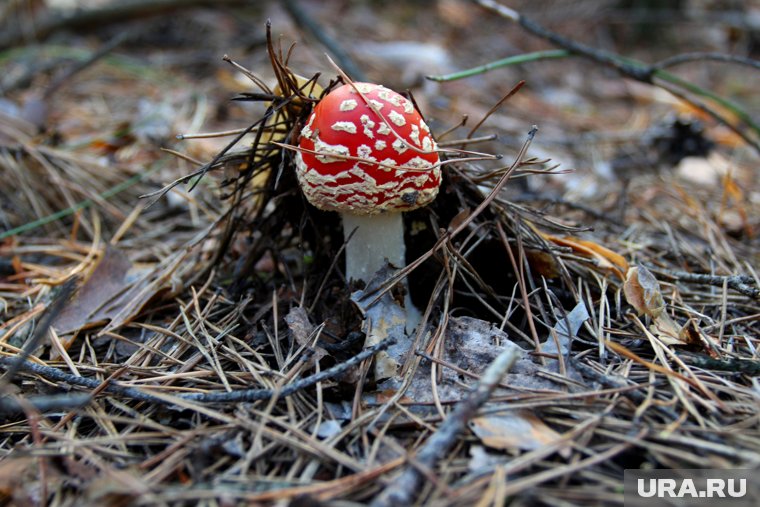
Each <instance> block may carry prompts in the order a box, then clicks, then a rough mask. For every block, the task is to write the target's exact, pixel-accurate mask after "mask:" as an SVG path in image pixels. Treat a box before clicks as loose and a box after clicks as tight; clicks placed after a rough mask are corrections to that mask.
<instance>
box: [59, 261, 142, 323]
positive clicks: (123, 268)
mask: <svg viewBox="0 0 760 507" xmlns="http://www.w3.org/2000/svg"><path fill="white" fill-rule="evenodd" d="M131 267H132V263H131V262H130V261H129V259H128V258H127V256H126V255H124V253H123V252H122V251H121V250H119V249H118V248H115V247H113V246H108V247H106V250H105V252H104V253H103V255H102V257H101V259H100V261H98V263H97V264H96V265H95V269H94V270H93V271H92V273H91V274H90V275H89V277H88V279H87V281H86V282H85V283H84V285H83V286H82V288H81V289H79V292H78V293H77V295H76V297H75V298H74V299H73V300H72V301H70V302H69V304H67V305H66V307H65V308H64V309H63V311H62V312H61V314H60V315H59V316H58V318H56V319H55V321H54V322H53V327H54V328H55V329H56V330H57V331H58V334H61V335H64V334H69V333H72V332H74V331H79V330H80V329H86V328H88V327H93V326H97V325H100V324H103V323H104V322H105V321H106V320H107V319H109V318H110V316H109V314H108V312H107V311H103V310H102V307H103V305H104V304H105V303H107V302H108V301H110V300H111V298H113V297H114V296H116V295H117V294H118V293H119V292H120V291H122V290H124V288H125V287H126V278H127V272H128V271H129V269H130V268H131Z"/></svg>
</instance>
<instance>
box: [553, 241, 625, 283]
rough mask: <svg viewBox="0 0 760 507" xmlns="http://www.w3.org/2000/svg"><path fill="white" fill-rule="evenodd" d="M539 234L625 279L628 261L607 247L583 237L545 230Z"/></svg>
mask: <svg viewBox="0 0 760 507" xmlns="http://www.w3.org/2000/svg"><path fill="white" fill-rule="evenodd" d="M538 232H539V234H540V235H541V236H542V237H543V238H544V239H545V240H547V241H551V242H552V243H554V244H555V245H559V246H565V247H568V248H571V249H572V250H573V252H574V253H576V254H579V255H582V256H584V257H590V258H592V259H593V260H594V261H595V262H596V265H597V266H599V267H600V268H602V269H605V270H608V271H612V272H613V273H615V274H616V275H617V276H618V277H619V278H620V279H621V280H623V279H625V275H624V274H623V273H625V272H627V271H628V268H629V266H628V261H626V260H625V257H623V256H622V255H620V254H619V253H617V252H613V251H612V250H610V249H609V248H606V247H603V246H602V245H600V244H598V243H594V242H593V241H588V240H585V239H580V238H574V237H572V236H565V237H559V236H554V235H553V234H547V233H545V232H540V231H538Z"/></svg>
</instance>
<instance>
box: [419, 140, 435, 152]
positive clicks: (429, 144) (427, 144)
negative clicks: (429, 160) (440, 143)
mask: <svg viewBox="0 0 760 507" xmlns="http://www.w3.org/2000/svg"><path fill="white" fill-rule="evenodd" d="M422 149H423V150H425V151H433V150H434V149H435V146H433V141H431V140H430V138H429V137H423V138H422Z"/></svg>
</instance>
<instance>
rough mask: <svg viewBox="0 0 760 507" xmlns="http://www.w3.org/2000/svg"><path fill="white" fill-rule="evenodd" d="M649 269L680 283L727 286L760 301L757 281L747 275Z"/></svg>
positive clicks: (650, 267)
mask: <svg viewBox="0 0 760 507" xmlns="http://www.w3.org/2000/svg"><path fill="white" fill-rule="evenodd" d="M649 269H651V270H652V271H655V272H659V273H662V274H664V275H666V276H669V277H671V278H675V279H676V280H678V281H679V282H687V283H697V284H703V285H712V286H713V287H723V284H725V285H726V287H728V288H729V289H733V290H735V291H736V292H739V293H741V294H743V295H745V296H748V297H751V298H752V299H760V288H757V287H753V286H752V285H753V284H754V285H757V281H756V280H755V279H754V278H752V277H751V276H747V275H729V276H721V275H707V274H704V273H689V272H687V271H673V270H670V269H665V268H659V267H654V266H649Z"/></svg>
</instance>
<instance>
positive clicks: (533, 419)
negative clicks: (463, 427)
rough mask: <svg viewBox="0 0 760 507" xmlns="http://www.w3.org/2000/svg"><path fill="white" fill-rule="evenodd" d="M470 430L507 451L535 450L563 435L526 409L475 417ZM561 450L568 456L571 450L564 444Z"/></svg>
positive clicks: (487, 443)
mask: <svg viewBox="0 0 760 507" xmlns="http://www.w3.org/2000/svg"><path fill="white" fill-rule="evenodd" d="M470 429H471V430H472V432H473V433H475V435H476V436H477V437H478V438H479V439H480V441H481V442H483V444H484V445H486V446H488V447H491V448H493V449H500V450H504V451H516V450H521V451H532V450H535V449H539V448H541V447H544V446H546V445H551V444H553V443H555V442H556V441H558V440H560V439H561V438H562V435H560V434H559V433H557V432H556V431H554V430H553V429H551V428H550V427H549V426H547V425H546V424H545V423H544V422H543V421H542V420H541V419H539V418H538V417H537V416H536V415H535V414H533V413H531V412H528V411H527V410H516V411H513V412H503V413H499V414H490V415H485V416H482V417H475V418H473V419H472V420H471V421H470ZM559 453H560V454H561V455H562V456H564V457H568V456H569V453H570V449H568V448H567V447H563V448H562V449H561V450H560V451H559Z"/></svg>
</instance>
